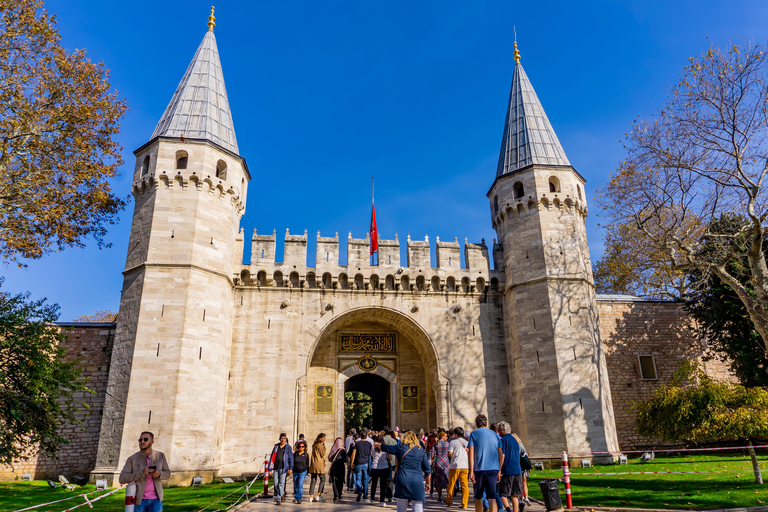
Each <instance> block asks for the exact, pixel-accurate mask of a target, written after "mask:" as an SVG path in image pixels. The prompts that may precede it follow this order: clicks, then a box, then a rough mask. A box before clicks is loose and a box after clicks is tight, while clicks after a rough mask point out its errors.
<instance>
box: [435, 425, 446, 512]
mask: <svg viewBox="0 0 768 512" xmlns="http://www.w3.org/2000/svg"><path fill="white" fill-rule="evenodd" d="M447 439H448V433H447V432H446V431H445V430H440V431H439V432H438V433H437V440H436V441H435V444H434V447H433V451H434V453H435V456H434V459H433V467H434V473H433V477H432V486H433V487H434V488H435V490H436V491H437V501H440V502H442V501H443V489H446V495H447V494H448V492H447V489H448V463H449V460H448V441H447ZM446 497H447V496H446Z"/></svg>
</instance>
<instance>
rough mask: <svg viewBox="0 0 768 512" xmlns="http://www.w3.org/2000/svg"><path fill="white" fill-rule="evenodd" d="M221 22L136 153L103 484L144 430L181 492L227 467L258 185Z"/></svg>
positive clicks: (102, 455) (102, 454)
mask: <svg viewBox="0 0 768 512" xmlns="http://www.w3.org/2000/svg"><path fill="white" fill-rule="evenodd" d="M214 20H215V18H214V17H213V9H211V16H210V17H209V22H208V27H209V29H208V32H207V33H206V34H205V37H204V38H203V41H202V43H201V44H200V46H199V48H198V49H197V52H196V53H195V56H194V58H193V59H192V62H191V63H190V65H189V67H188V68H187V72H186V73H185V74H184V77H183V78H182V80H181V83H179V86H178V87H177V89H176V92H175V93H174V95H173V98H172V99H171V102H170V103H169V104H168V107H167V108H166V110H165V113H164V114H163V116H162V118H161V119H160V122H159V123H158V124H157V128H156V129H155V131H154V133H153V134H152V137H151V139H150V141H149V142H147V143H146V144H144V145H143V146H142V147H140V148H139V149H137V150H136V151H135V152H134V154H135V155H136V167H135V170H134V178H133V183H134V185H133V196H134V199H135V207H134V214H133V225H132V228H131V236H130V245H129V248H128V256H127V259H126V266H125V271H124V276H125V278H124V284H123V292H122V298H121V302H120V314H119V317H118V321H117V333H116V338H115V344H114V349H113V354H112V362H111V367H110V377H109V382H110V384H109V388H108V392H107V399H106V404H105V410H104V420H103V422H102V431H101V436H100V439H99V451H98V456H97V467H96V469H95V470H94V473H93V475H94V477H93V478H96V477H98V476H101V475H104V476H111V475H114V474H115V473H119V471H120V469H121V468H122V466H123V464H124V463H125V460H126V459H127V457H129V456H130V455H131V454H132V453H135V452H136V451H137V449H138V444H137V442H136V439H137V438H138V437H139V433H140V432H142V431H143V430H149V431H152V432H153V433H154V434H155V440H156V443H155V446H156V448H157V449H159V450H161V451H163V452H165V453H166V455H167V456H168V460H169V461H170V465H171V470H172V471H173V472H174V473H175V475H174V478H173V480H174V481H176V482H177V483H181V482H183V483H188V482H187V481H186V480H187V477H188V476H189V474H190V473H189V472H192V471H194V472H195V474H205V475H207V476H208V477H210V476H211V475H212V474H213V472H214V471H215V470H216V469H217V467H218V465H219V463H220V462H219V457H220V445H221V442H222V436H223V428H224V407H223V405H222V404H224V403H226V390H227V378H228V368H229V357H230V344H231V339H232V335H231V333H232V322H233V320H232V314H233V306H234V304H233V281H232V276H233V273H234V268H235V267H234V265H235V264H240V262H241V261H242V241H240V242H236V238H238V226H239V223H240V218H241V217H242V215H243V213H244V211H245V197H246V190H247V184H248V181H249V180H250V175H249V173H248V167H247V166H246V163H245V160H244V159H243V158H242V157H241V156H240V155H239V153H238V148H237V140H236V139H235V131H234V126H233V123H232V116H231V113H230V109H229V101H228V99H227V92H226V88H225V86H224V78H223V76H222V71H221V63H220V61H219V54H218V49H217V47H216V38H215V37H214V33H213V27H214V25H215V24H214ZM201 469H203V471H201ZM205 470H209V471H205Z"/></svg>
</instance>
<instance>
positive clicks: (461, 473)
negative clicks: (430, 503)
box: [445, 469, 469, 508]
mask: <svg viewBox="0 0 768 512" xmlns="http://www.w3.org/2000/svg"><path fill="white" fill-rule="evenodd" d="M468 479H469V470H468V469H449V470H448V497H447V498H446V500H445V504H446V505H448V506H450V505H451V503H452V502H453V490H454V489H455V488H456V480H458V481H459V482H460V483H461V506H462V508H467V505H468V504H469V480H468Z"/></svg>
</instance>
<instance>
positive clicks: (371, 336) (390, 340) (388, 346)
mask: <svg viewBox="0 0 768 512" xmlns="http://www.w3.org/2000/svg"><path fill="white" fill-rule="evenodd" d="M396 339H397V334H395V333H392V332H390V333H380V332H377V333H362V332H356V333H347V332H344V333H341V334H339V352H394V351H395V340H396Z"/></svg>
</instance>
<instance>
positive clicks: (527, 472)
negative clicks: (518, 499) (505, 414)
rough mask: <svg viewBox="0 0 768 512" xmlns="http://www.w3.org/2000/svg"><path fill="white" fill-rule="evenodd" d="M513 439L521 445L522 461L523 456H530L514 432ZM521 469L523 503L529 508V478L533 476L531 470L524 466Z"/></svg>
mask: <svg viewBox="0 0 768 512" xmlns="http://www.w3.org/2000/svg"><path fill="white" fill-rule="evenodd" d="M512 437H514V438H515V439H516V440H517V444H519V445H520V458H521V459H522V457H523V455H525V456H528V451H527V450H526V449H525V445H524V444H523V441H522V439H520V436H518V435H517V434H515V433H514V432H513V433H512ZM520 469H521V470H522V475H523V503H525V505H526V506H528V505H530V504H531V502H530V500H529V499H528V476H529V475H530V474H531V470H530V469H525V468H523V467H522V466H521V467H520Z"/></svg>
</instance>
